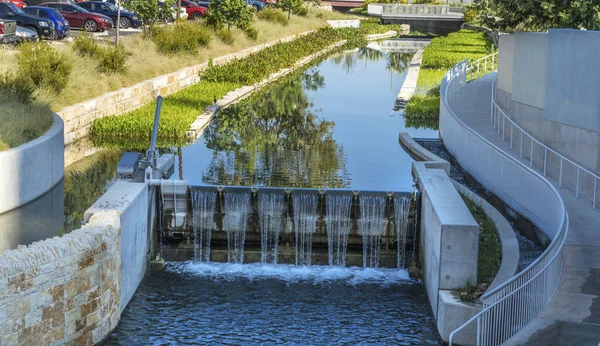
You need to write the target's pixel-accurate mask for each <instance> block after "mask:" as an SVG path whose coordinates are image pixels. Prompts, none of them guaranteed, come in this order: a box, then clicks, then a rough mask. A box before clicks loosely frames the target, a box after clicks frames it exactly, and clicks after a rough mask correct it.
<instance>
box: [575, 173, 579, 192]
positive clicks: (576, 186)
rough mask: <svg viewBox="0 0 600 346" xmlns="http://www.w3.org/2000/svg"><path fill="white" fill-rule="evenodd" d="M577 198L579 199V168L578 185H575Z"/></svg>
mask: <svg viewBox="0 0 600 346" xmlns="http://www.w3.org/2000/svg"><path fill="white" fill-rule="evenodd" d="M575 198H579V166H577V185H575Z"/></svg>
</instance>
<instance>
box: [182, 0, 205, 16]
mask: <svg viewBox="0 0 600 346" xmlns="http://www.w3.org/2000/svg"><path fill="white" fill-rule="evenodd" d="M181 7H183V8H185V11H186V12H187V14H188V19H200V18H202V17H204V11H206V7H202V6H200V5H198V4H197V3H195V2H193V1H190V0H181Z"/></svg>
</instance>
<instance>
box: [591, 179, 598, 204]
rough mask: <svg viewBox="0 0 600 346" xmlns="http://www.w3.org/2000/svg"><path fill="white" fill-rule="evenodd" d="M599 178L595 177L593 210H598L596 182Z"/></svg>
mask: <svg viewBox="0 0 600 346" xmlns="http://www.w3.org/2000/svg"><path fill="white" fill-rule="evenodd" d="M597 181H598V178H596V177H594V201H593V202H592V208H594V209H596V182H597Z"/></svg>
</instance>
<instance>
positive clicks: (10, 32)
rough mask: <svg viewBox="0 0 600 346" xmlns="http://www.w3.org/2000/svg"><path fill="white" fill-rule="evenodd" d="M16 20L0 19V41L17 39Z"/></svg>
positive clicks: (12, 41) (8, 41)
mask: <svg viewBox="0 0 600 346" xmlns="http://www.w3.org/2000/svg"><path fill="white" fill-rule="evenodd" d="M16 31H17V21H16V20H13V19H0V43H1V44H7V43H14V42H15V41H16V40H17V36H16V35H15V32H16Z"/></svg>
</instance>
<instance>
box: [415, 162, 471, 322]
mask: <svg viewBox="0 0 600 346" xmlns="http://www.w3.org/2000/svg"><path fill="white" fill-rule="evenodd" d="M413 165H414V168H413V171H414V172H415V177H416V178H417V183H418V186H419V191H420V192H421V229H420V244H419V246H420V250H421V251H420V254H421V258H422V268H423V278H424V279H423V280H424V282H425V286H426V287H427V292H428V296H429V300H430V302H431V305H432V309H433V313H434V315H435V316H437V312H438V302H437V301H438V290H452V289H457V288H462V287H465V285H466V282H467V280H470V281H471V282H477V258H478V255H479V225H478V224H477V222H476V221H475V219H473V216H472V215H471V213H470V212H469V210H468V209H467V206H466V205H465V203H464V202H463V200H462V198H461V197H460V195H459V194H458V192H456V189H455V188H454V186H453V185H452V182H451V180H450V178H449V177H448V175H447V174H446V172H445V171H443V170H440V169H428V168H426V166H425V165H424V164H422V163H420V162H415V163H413Z"/></svg>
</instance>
